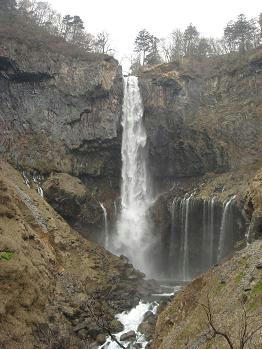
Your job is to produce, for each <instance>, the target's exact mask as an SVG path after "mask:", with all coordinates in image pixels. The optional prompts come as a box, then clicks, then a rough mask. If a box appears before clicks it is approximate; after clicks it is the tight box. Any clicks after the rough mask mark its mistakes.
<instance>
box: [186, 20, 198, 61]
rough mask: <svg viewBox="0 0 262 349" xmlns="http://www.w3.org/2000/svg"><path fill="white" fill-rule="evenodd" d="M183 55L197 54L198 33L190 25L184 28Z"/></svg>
mask: <svg viewBox="0 0 262 349" xmlns="http://www.w3.org/2000/svg"><path fill="white" fill-rule="evenodd" d="M183 39H184V40H183V41H184V55H185V56H194V55H196V54H197V46H198V42H199V32H198V31H197V29H196V27H195V26H193V25H192V23H191V24H190V25H189V26H188V27H187V28H186V30H185V31H184V35H183Z"/></svg>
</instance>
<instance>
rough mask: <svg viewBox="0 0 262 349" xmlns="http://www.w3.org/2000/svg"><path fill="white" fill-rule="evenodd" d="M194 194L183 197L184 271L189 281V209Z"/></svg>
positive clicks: (184, 277) (184, 276) (185, 279)
mask: <svg viewBox="0 0 262 349" xmlns="http://www.w3.org/2000/svg"><path fill="white" fill-rule="evenodd" d="M191 197H192V194H191V195H190V196H189V197H188V198H187V199H186V198H185V199H183V206H184V207H183V209H184V212H185V213H184V217H185V230H184V246H183V265H182V273H183V280H184V281H187V280H189V279H190V277H189V250H188V246H189V244H188V242H189V241H188V238H189V236H188V235H189V210H190V199H191Z"/></svg>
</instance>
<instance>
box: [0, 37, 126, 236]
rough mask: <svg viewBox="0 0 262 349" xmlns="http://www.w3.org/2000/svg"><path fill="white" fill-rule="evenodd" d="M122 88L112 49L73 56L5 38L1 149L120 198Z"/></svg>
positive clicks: (98, 195)
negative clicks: (110, 51) (109, 51)
mask: <svg viewBox="0 0 262 349" xmlns="http://www.w3.org/2000/svg"><path fill="white" fill-rule="evenodd" d="M122 95H123V88H122V73H121V67H120V66H119V65H118V62H117V61H116V60H114V59H113V58H112V57H110V56H107V55H100V54H94V53H89V54H88V53H87V54H86V57H83V56H82V57H81V58H72V57H70V56H62V55H61V54H55V53H54V52H50V51H49V50H45V49H44V48H42V47H41V45H39V47H35V48H34V47H28V46H26V45H25V44H22V43H18V42H15V41H12V40H11V41H8V42H4V41H3V42H2V44H1V47H0V104H1V110H0V126H1V127H0V153H2V154H3V155H4V156H5V158H6V159H8V160H9V161H11V162H12V163H13V164H14V165H15V166H16V167H17V168H20V169H21V170H25V171H26V172H27V173H29V175H30V173H32V172H33V173H37V174H38V175H39V174H41V175H43V174H44V175H45V177H44V178H45V179H46V178H47V177H48V176H49V175H50V173H52V172H59V173H61V172H62V173H65V174H70V175H72V176H73V177H78V178H80V179H81V180H82V182H83V183H84V185H85V186H86V187H87V188H88V191H89V193H90V195H91V196H93V197H94V198H95V200H102V201H106V200H109V201H110V200H113V199H114V198H115V197H116V196H117V195H118V193H119V182H120V171H121V129H120V122H121V112H122V97H123V96H122ZM110 202H111V201H110ZM91 206H92V205H91ZM110 206H111V204H110ZM91 209H92V207H91ZM102 219H103V218H102V211H101V212H100V220H101V221H102ZM88 229H91V231H92V228H90V225H89V226H86V227H85V230H88Z"/></svg>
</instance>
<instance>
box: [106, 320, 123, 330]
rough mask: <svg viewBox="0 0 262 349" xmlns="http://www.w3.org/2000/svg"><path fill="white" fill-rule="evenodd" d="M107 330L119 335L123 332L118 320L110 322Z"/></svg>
mask: <svg viewBox="0 0 262 349" xmlns="http://www.w3.org/2000/svg"><path fill="white" fill-rule="evenodd" d="M109 328H110V331H111V332H112V333H119V332H121V331H123V329H124V325H123V324H122V322H120V321H119V320H112V321H111V322H110V324H109Z"/></svg>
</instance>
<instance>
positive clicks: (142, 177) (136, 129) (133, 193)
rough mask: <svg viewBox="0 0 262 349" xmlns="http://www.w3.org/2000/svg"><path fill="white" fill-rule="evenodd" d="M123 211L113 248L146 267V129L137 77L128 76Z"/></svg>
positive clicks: (125, 89) (147, 224)
mask: <svg viewBox="0 0 262 349" xmlns="http://www.w3.org/2000/svg"><path fill="white" fill-rule="evenodd" d="M122 127H123V135H122V151H121V153H122V188H121V212H120V216H119V217H118V221H117V233H116V236H115V239H114V252H115V253H118V254H119V253H122V254H124V255H126V256H127V257H128V258H129V259H130V260H131V262H132V263H133V264H134V265H135V266H136V267H137V268H140V269H141V270H143V271H146V264H147V263H146V256H145V254H146V250H147V247H148V246H149V244H150V234H149V223H148V218H147V212H148V209H149V206H150V195H149V181H148V173H147V169H146V141H147V136H146V131H145V128H144V126H143V106H142V99H141V96H140V91H139V86H138V79H137V78H136V77H134V76H130V77H127V78H125V88H124V104H123V119H122Z"/></svg>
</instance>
